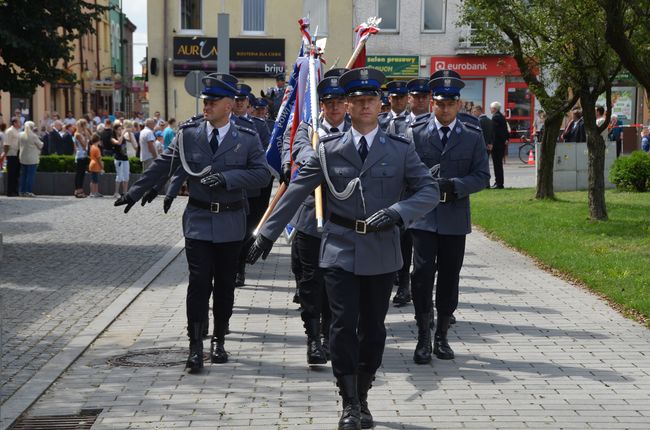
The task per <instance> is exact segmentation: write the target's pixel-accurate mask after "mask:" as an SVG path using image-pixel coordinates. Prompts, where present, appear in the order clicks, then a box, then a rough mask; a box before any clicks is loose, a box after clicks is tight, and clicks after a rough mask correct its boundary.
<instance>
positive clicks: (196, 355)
mask: <svg viewBox="0 0 650 430" xmlns="http://www.w3.org/2000/svg"><path fill="white" fill-rule="evenodd" d="M202 331H203V322H196V321H193V322H191V323H189V327H188V328H187V332H188V335H189V337H190V354H189V356H188V357H187V363H185V369H187V370H188V372H189V373H199V372H200V371H201V369H203V337H202V335H201V333H202Z"/></svg>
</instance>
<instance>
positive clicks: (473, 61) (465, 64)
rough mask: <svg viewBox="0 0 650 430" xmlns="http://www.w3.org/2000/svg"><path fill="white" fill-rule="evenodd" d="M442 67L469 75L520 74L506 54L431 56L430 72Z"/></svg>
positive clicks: (515, 63)
mask: <svg viewBox="0 0 650 430" xmlns="http://www.w3.org/2000/svg"><path fill="white" fill-rule="evenodd" d="M442 69H449V70H453V71H455V72H458V73H459V74H460V76H462V77H470V76H520V75H521V72H520V71H519V67H517V62H516V61H515V59H514V58H512V57H507V56H458V57H431V73H432V74H433V73H434V72H436V71H438V70H442Z"/></svg>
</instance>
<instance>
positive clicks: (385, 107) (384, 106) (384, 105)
mask: <svg viewBox="0 0 650 430" xmlns="http://www.w3.org/2000/svg"><path fill="white" fill-rule="evenodd" d="M384 112H385V113H388V112H390V100H388V95H387V94H385V93H382V95H381V113H384Z"/></svg>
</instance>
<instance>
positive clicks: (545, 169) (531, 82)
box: [460, 0, 578, 199]
mask: <svg viewBox="0 0 650 430" xmlns="http://www.w3.org/2000/svg"><path fill="white" fill-rule="evenodd" d="M556 2H557V1H556V0H552V1H551V3H556ZM460 23H461V24H469V25H471V26H472V27H473V28H474V29H476V33H475V37H474V40H473V41H474V42H476V43H478V44H480V45H483V46H485V49H484V53H503V54H509V55H512V56H513V57H514V59H515V60H516V61H517V65H518V66H519V69H520V70H521V74H522V77H523V79H524V81H525V82H526V84H527V85H528V88H529V89H530V90H531V91H532V93H533V94H535V97H537V99H538V100H539V103H540V104H541V106H542V108H543V109H544V111H545V112H546V120H545V121H544V134H543V141H542V146H541V150H542V153H541V157H540V158H539V159H540V163H541V164H540V168H539V170H538V171H537V190H536V195H535V197H536V198H538V199H545V198H551V199H552V198H554V197H555V194H554V192H553V163H554V160H555V144H556V142H557V139H558V136H559V134H560V127H561V126H562V120H563V118H564V115H565V114H566V112H567V111H568V110H569V109H570V108H571V106H573V105H574V104H575V102H576V100H577V99H578V97H577V96H573V97H569V91H568V89H569V81H568V79H567V77H566V76H565V75H564V74H563V73H562V72H563V71H562V69H561V68H560V67H559V64H558V62H557V59H556V57H557V56H558V55H552V53H555V52H558V51H560V50H561V49H562V48H563V47H564V46H565V45H566V44H567V43H568V37H567V34H566V31H565V29H564V28H559V27H560V26H559V25H558V23H557V18H556V17H555V16H554V14H553V11H552V10H551V7H550V5H547V2H545V1H543V0H542V1H526V0H514V1H507V2H504V1H501V0H465V1H464V2H463V6H462V9H461V21H460ZM562 27H564V26H562ZM540 72H541V73H540Z"/></svg>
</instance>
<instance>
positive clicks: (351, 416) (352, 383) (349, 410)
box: [336, 375, 361, 430]
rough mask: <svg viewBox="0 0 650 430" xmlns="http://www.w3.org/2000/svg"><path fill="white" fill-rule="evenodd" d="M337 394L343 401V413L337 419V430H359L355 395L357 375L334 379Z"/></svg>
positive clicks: (358, 414) (359, 414)
mask: <svg viewBox="0 0 650 430" xmlns="http://www.w3.org/2000/svg"><path fill="white" fill-rule="evenodd" d="M336 384H337V385H338V386H339V394H340V395H341V399H342V400H343V412H341V419H339V430H360V429H361V409H360V405H359V394H358V393H357V375H343V376H339V377H337V378H336Z"/></svg>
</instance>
